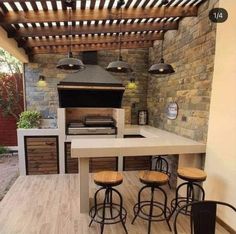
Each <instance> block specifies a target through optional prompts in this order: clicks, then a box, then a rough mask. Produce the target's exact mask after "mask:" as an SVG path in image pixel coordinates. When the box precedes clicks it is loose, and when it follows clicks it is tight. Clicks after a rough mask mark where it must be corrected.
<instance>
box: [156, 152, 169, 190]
mask: <svg viewBox="0 0 236 234" xmlns="http://www.w3.org/2000/svg"><path fill="white" fill-rule="evenodd" d="M165 156H166V155H158V156H156V157H153V158H152V161H154V170H155V171H159V172H163V173H165V174H167V175H168V176H169V179H170V177H171V173H170V172H169V163H168V161H167V160H166V159H165V158H164V157H165ZM168 185H169V188H170V189H171V185H170V180H168Z"/></svg>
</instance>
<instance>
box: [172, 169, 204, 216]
mask: <svg viewBox="0 0 236 234" xmlns="http://www.w3.org/2000/svg"><path fill="white" fill-rule="evenodd" d="M177 175H178V177H179V178H181V179H183V180H185V181H186V182H184V183H182V184H180V185H179V186H178V187H177V189H176V192H175V198H174V199H173V200H172V201H171V209H172V211H171V215H170V217H169V218H171V216H172V215H173V213H174V212H175V211H176V209H179V208H181V207H182V206H184V205H187V204H190V203H192V202H195V201H203V200H204V199H205V191H204V189H203V188H202V186H201V185H200V184H199V183H201V182H203V181H205V180H206V177H207V175H206V173H205V172H204V171H203V170H200V169H197V168H191V167H183V168H179V169H178V170H177ZM182 189H186V195H185V196H182V197H181V196H180V195H179V192H180V191H181V190H182ZM181 214H184V215H188V216H190V214H191V210H190V209H189V206H186V209H183V210H181Z"/></svg>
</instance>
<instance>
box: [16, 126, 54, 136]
mask: <svg viewBox="0 0 236 234" xmlns="http://www.w3.org/2000/svg"><path fill="white" fill-rule="evenodd" d="M17 134H18V135H23V136H50V135H59V129H58V128H30V129H25V128H18V129H17Z"/></svg>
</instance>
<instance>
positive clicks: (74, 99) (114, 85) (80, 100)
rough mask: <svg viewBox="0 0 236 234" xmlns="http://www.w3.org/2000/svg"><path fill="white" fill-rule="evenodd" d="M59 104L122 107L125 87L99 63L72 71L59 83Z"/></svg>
mask: <svg viewBox="0 0 236 234" xmlns="http://www.w3.org/2000/svg"><path fill="white" fill-rule="evenodd" d="M57 88H58V95H59V106H60V107H62V108H66V107H112V108H120V107H121V102H122V97H123V93H124V91H125V87H124V86H123V84H122V82H121V81H119V80H117V79H116V78H114V77H113V76H112V75H111V74H110V73H109V72H107V71H106V70H105V69H103V68H102V67H100V66H98V65H86V68H85V69H84V70H83V71H80V72H78V73H70V74H68V75H67V77H66V78H65V79H64V80H62V81H61V82H60V83H59V84H58V85H57Z"/></svg>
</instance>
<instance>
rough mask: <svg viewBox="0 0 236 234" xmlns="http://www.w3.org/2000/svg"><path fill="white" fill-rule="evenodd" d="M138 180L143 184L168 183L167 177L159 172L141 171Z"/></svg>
mask: <svg viewBox="0 0 236 234" xmlns="http://www.w3.org/2000/svg"><path fill="white" fill-rule="evenodd" d="M139 179H140V181H141V182H142V183H143V184H147V185H150V184H155V185H163V184H166V183H167V182H168V181H169V176H168V175H166V174H165V173H162V172H159V171H141V172H140V173H139Z"/></svg>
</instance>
